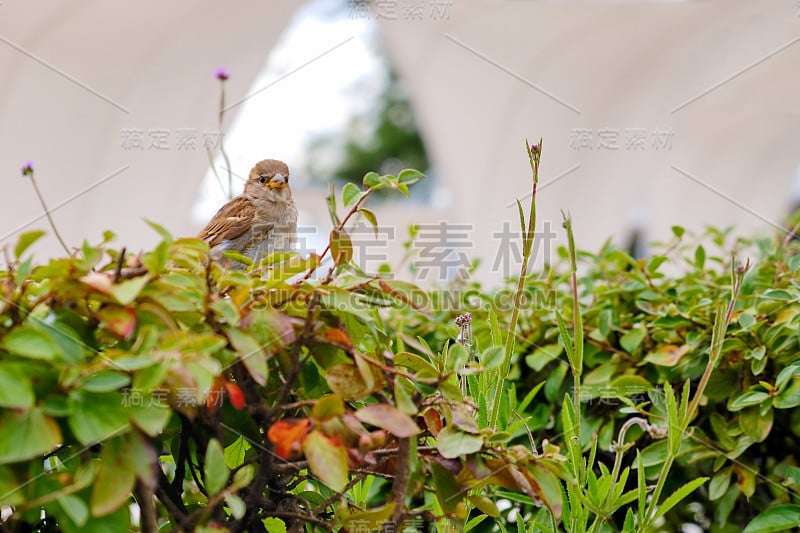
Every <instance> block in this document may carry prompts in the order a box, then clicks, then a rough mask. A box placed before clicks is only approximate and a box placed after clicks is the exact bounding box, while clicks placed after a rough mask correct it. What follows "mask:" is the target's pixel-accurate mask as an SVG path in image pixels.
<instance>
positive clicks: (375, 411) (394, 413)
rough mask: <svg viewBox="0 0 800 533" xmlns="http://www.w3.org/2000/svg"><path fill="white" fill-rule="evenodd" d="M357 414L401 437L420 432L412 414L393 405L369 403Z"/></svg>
mask: <svg viewBox="0 0 800 533" xmlns="http://www.w3.org/2000/svg"><path fill="white" fill-rule="evenodd" d="M355 415H356V418H358V419H359V420H361V421H362V422H364V423H366V424H372V425H373V426H377V427H379V428H381V429H385V430H386V431H388V432H389V433H391V434H392V435H394V436H396V437H399V438H406V437H411V436H413V435H416V434H417V433H419V432H420V429H419V426H417V424H416V422H414V420H413V419H412V418H411V417H410V416H408V415H407V414H405V413H404V412H402V411H400V410H399V409H397V408H396V407H392V406H391V405H386V404H375V405H367V406H365V407H362V408H361V409H359V410H358V411H356V412H355Z"/></svg>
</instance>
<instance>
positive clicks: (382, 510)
mask: <svg viewBox="0 0 800 533" xmlns="http://www.w3.org/2000/svg"><path fill="white" fill-rule="evenodd" d="M395 507H397V504H396V503H394V502H391V503H387V504H386V505H381V506H380V507H375V508H372V509H368V510H366V511H354V512H352V513H351V514H349V515H347V516H346V517H345V518H344V519H343V520H342V522H341V526H342V529H340V530H339V531H354V532H355V531H364V532H366V531H383V530H384V528H383V526H384V524H387V523H391V522H389V520H390V519H391V517H392V513H393V512H394V508H395Z"/></svg>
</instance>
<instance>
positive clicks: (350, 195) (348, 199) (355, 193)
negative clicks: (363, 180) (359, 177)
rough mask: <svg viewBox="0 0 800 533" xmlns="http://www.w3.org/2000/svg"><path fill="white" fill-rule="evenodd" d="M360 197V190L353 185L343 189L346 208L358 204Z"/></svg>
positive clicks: (343, 202) (349, 184)
mask: <svg viewBox="0 0 800 533" xmlns="http://www.w3.org/2000/svg"><path fill="white" fill-rule="evenodd" d="M359 196H361V191H360V190H359V188H358V187H357V186H356V185H355V184H353V183H347V184H346V185H345V186H344V188H343V189H342V204H343V205H344V206H345V207H350V206H351V205H353V204H354V203H356V200H358V197H359Z"/></svg>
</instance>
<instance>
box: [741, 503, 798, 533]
mask: <svg viewBox="0 0 800 533" xmlns="http://www.w3.org/2000/svg"><path fill="white" fill-rule="evenodd" d="M797 524H800V505H788V504H787V505H778V506H777V507H773V508H772V509H767V510H766V511H764V512H763V513H761V514H759V515H758V516H756V517H755V518H753V519H752V520H751V521H750V523H749V524H747V527H745V528H744V531H743V532H742V533H773V532H779V531H791V530H792V529H794V528H795V527H797Z"/></svg>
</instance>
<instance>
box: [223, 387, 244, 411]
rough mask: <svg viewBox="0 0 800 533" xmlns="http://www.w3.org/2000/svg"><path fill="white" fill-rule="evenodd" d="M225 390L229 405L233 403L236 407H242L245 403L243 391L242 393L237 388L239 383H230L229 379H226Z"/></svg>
mask: <svg viewBox="0 0 800 533" xmlns="http://www.w3.org/2000/svg"><path fill="white" fill-rule="evenodd" d="M225 390H226V391H228V398H230V400H231V405H233V406H234V407H235V408H236V409H240V410H241V409H243V408H244V403H245V402H244V393H242V389H240V388H239V385H237V384H236V383H231V382H230V381H226V382H225Z"/></svg>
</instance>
